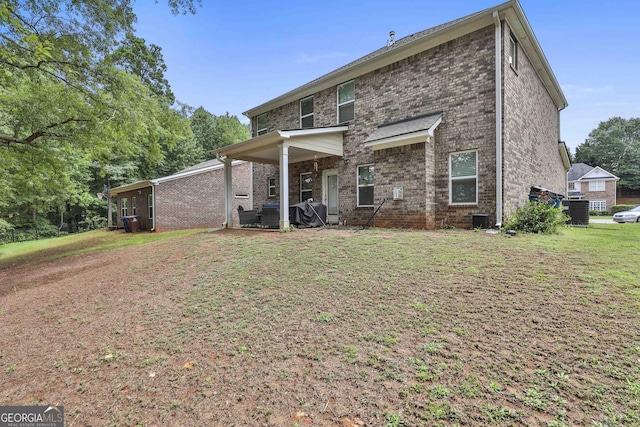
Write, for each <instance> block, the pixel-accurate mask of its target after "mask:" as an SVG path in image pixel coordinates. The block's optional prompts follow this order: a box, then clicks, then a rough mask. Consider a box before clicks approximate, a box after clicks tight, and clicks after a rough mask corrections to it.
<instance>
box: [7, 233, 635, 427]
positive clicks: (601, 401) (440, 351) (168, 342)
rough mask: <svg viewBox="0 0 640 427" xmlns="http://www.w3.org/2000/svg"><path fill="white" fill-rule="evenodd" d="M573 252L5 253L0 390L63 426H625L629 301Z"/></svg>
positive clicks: (457, 237)
mask: <svg viewBox="0 0 640 427" xmlns="http://www.w3.org/2000/svg"><path fill="white" fill-rule="evenodd" d="M452 248H454V249H452ZM574 256H575V259H572V260H567V259H558V258H557V256H555V255H551V254H547V253H545V252H544V251H537V250H536V249H535V245H534V247H532V245H530V244H527V243H526V242H525V239H522V240H517V239H513V240H511V241H509V240H507V239H504V238H502V237H498V238H495V236H488V235H484V234H483V233H479V234H474V233H471V232H448V233H444V232H443V233H422V232H392V231H384V230H375V231H374V230H371V231H367V232H364V233H353V231H352V230H344V229H343V230H340V229H331V230H323V231H317V230H304V231H297V232H292V233H268V232H255V231H247V230H235V231H219V232H215V233H201V234H196V235H190V236H185V237H181V238H176V239H171V240H167V241H160V242H154V243H149V244H145V245H141V246H136V247H129V248H125V249H120V250H115V251H111V252H108V253H87V254H84V255H74V256H70V257H64V258H60V259H57V260H54V261H45V262H30V263H28V264H23V265H15V266H12V267H11V268H6V269H3V270H2V271H0V295H1V296H0V298H1V302H0V310H1V314H0V330H1V338H0V367H1V368H2V370H1V371H0V390H2V392H1V393H2V394H1V395H0V404H2V405H35V404H43V405H44V404H57V405H64V406H65V413H66V414H65V418H66V425H67V426H79V425H83V426H84V425H87V426H89V425H91V426H103V425H104V426H107V425H114V426H115V425H118V426H120V425H160V424H166V425H176V426H178V425H180V426H200V425H212V426H229V425H239V426H240V425H242V426H253V425H255V426H292V425H298V426H303V425H317V426H345V427H346V426H364V425H376V426H378V425H391V426H402V425H405V426H409V425H412V426H413V425H425V426H427V425H429V426H431V425H451V426H453V425H487V424H496V425H498V424H499V425H542V426H546V425H556V426H561V425H567V426H569V425H572V426H573V425H584V426H587V425H593V423H594V422H603V423H605V425H606V423H610V422H611V419H612V416H616V417H618V418H617V419H618V420H621V421H620V424H618V425H625V424H624V423H625V422H628V423H627V424H626V425H633V424H632V423H631V422H632V421H634V420H637V419H638V418H637V417H638V416H639V415H638V414H640V407H638V404H637V402H636V403H633V402H635V401H636V400H637V398H636V399H634V398H633V396H634V393H636V395H635V396H637V395H639V394H638V393H640V373H639V372H638V368H637V366H638V365H637V364H638V362H639V361H640V338H639V335H638V329H637V325H638V320H639V319H638V317H639V315H638V310H637V306H636V305H634V304H631V303H629V301H628V300H627V299H626V298H625V297H624V296H623V295H621V294H620V293H618V292H616V291H615V290H613V289H611V288H608V287H607V286H596V284H595V283H593V282H590V281H589V280H588V279H584V278H580V277H582V276H579V275H576V273H575V272H576V271H582V268H583V267H581V266H580V265H579V262H580V259H581V257H580V256H579V254H575V255H574ZM44 258H47V259H48V258H49V257H44ZM532 260H535V262H532ZM32 261H33V260H32ZM567 262H572V263H573V265H574V270H573V271H568V270H566V269H565V268H563V267H564V265H566V263H567ZM536 265H544V270H543V271H540V270H538V269H537V268H536V267H535V266H536ZM584 271H588V268H587V267H584ZM604 285H606V284H604ZM607 411H608V412H607ZM634 417H636V418H634ZM630 421H631V422H630ZM553 423H556V424H553ZM610 425H615V424H610Z"/></svg>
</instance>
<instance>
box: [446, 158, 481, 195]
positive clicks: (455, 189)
mask: <svg viewBox="0 0 640 427" xmlns="http://www.w3.org/2000/svg"><path fill="white" fill-rule="evenodd" d="M449 203H451V204H452V205H469V204H477V203H478V152H477V151H463V152H459V153H451V155H450V156H449Z"/></svg>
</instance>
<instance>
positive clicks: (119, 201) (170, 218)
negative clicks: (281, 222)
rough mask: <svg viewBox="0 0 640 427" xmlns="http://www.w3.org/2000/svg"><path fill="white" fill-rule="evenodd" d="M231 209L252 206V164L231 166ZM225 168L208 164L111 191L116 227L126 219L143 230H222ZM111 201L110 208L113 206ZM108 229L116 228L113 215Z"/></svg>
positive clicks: (214, 162)
mask: <svg viewBox="0 0 640 427" xmlns="http://www.w3.org/2000/svg"><path fill="white" fill-rule="evenodd" d="M230 170H232V174H233V187H232V188H231V194H229V197H230V199H231V206H232V209H234V210H235V211H237V209H238V206H242V205H245V206H250V205H252V204H253V191H252V188H251V185H252V184H251V173H252V167H251V163H250V162H245V161H242V160H238V161H234V162H233V163H232V165H231V169H230ZM224 174H225V169H224V165H223V164H222V163H221V162H220V161H218V160H215V159H214V160H209V161H206V162H203V163H199V164H197V165H194V166H192V167H189V168H187V169H184V170H182V171H180V172H178V173H175V174H173V175H169V176H165V177H162V178H157V179H152V180H144V181H138V182H134V183H132V184H127V185H122V186H119V187H115V188H112V189H110V191H109V193H110V197H115V198H116V218H117V220H116V222H115V226H118V227H123V225H124V224H123V218H128V219H129V218H131V219H132V218H133V217H135V218H136V223H137V224H138V227H139V229H140V230H146V231H166V230H177V229H189V228H219V227H223V226H224V221H225V210H224V206H225V194H224V189H225V187H224V181H225V177H224ZM110 202H111V199H109V206H111V203H110ZM108 217H109V225H110V226H114V223H113V221H112V218H113V216H112V213H111V212H110V213H109V215H108Z"/></svg>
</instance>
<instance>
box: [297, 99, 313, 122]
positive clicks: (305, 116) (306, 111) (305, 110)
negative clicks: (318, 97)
mask: <svg viewBox="0 0 640 427" xmlns="http://www.w3.org/2000/svg"><path fill="white" fill-rule="evenodd" d="M300 127H301V128H303V129H305V128H312V127H313V96H310V97H308V98H305V99H301V100H300Z"/></svg>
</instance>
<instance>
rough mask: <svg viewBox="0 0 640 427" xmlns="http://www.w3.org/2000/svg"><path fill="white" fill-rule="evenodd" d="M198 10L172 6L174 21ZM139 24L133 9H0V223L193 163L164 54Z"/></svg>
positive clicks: (78, 5)
mask: <svg viewBox="0 0 640 427" xmlns="http://www.w3.org/2000/svg"><path fill="white" fill-rule="evenodd" d="M199 3H200V0H168V5H169V7H170V9H171V11H172V13H174V14H179V13H190V12H191V13H194V12H195V8H196V6H197V5H198V4H199ZM135 20H136V17H135V14H134V13H133V10H132V1H131V0H79V1H78V0H0V162H1V163H2V164H3V168H2V170H1V171H0V184H1V185H0V215H2V216H6V215H11V214H14V213H16V212H19V211H21V210H24V209H27V210H29V211H33V212H35V211H38V212H47V211H50V210H51V209H54V208H55V207H56V206H60V205H61V204H63V203H66V202H69V201H71V202H73V203H77V202H78V201H79V200H81V199H83V198H85V196H86V195H87V194H89V193H90V192H91V191H94V189H95V188H100V189H101V187H102V184H101V181H102V180H104V179H107V178H109V177H114V178H115V177H117V180H121V183H125V182H127V181H131V180H135V179H136V178H143V177H144V176H143V175H146V174H154V173H157V172H158V171H160V170H161V169H162V168H161V167H160V166H162V165H166V164H167V162H169V163H170V165H169V169H171V166H176V167H178V166H179V165H180V164H181V162H182V163H184V162H187V161H190V160H194V157H193V156H191V157H189V155H187V154H185V150H182V148H183V147H188V146H189V143H190V142H189V141H191V140H192V139H193V134H192V132H191V126H190V121H189V118H188V117H187V115H186V114H185V113H184V111H179V110H177V109H174V108H171V106H172V105H173V104H174V102H175V96H174V94H173V93H172V91H171V88H170V85H169V82H168V81H167V80H166V79H165V77H164V73H165V71H166V66H165V64H164V61H163V58H162V53H161V48H160V47H158V46H155V45H147V44H146V42H145V40H143V39H140V38H138V37H136V36H135V33H134V30H133V24H134V23H135ZM185 141H186V142H185ZM191 144H192V143H191ZM192 145H193V144H192ZM181 150H182V151H181ZM195 153H196V157H201V155H200V154H198V153H199V152H198V150H197V149H196V150H195ZM171 156H173V158H172V157H171ZM178 158H180V159H182V160H181V161H178V160H176V159H178ZM171 162H173V164H171Z"/></svg>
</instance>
